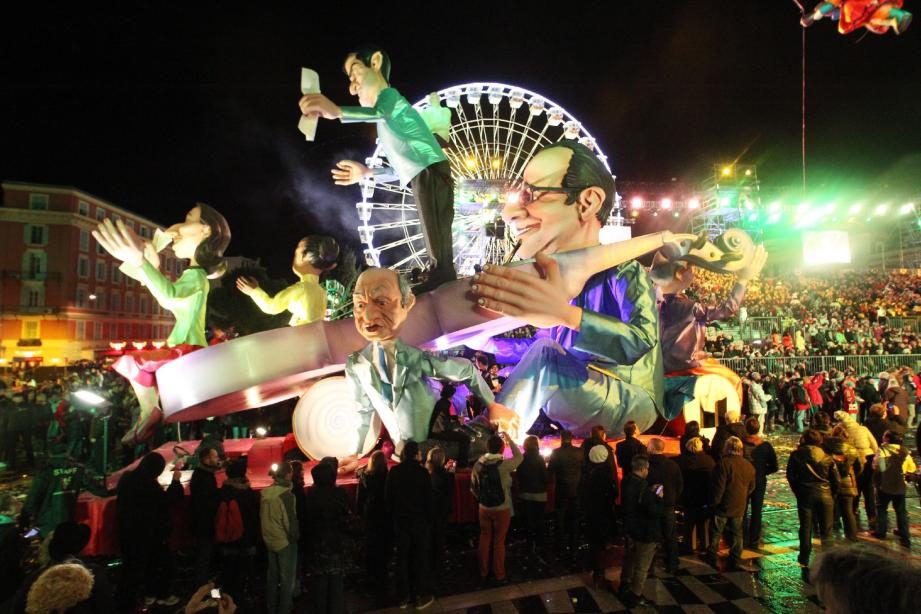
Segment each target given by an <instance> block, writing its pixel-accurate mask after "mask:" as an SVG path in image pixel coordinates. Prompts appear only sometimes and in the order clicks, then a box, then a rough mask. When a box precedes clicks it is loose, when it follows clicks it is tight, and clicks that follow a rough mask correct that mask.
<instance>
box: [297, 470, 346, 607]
mask: <svg viewBox="0 0 921 614" xmlns="http://www.w3.org/2000/svg"><path fill="white" fill-rule="evenodd" d="M310 475H311V476H312V477H313V487H312V488H311V489H310V490H308V491H307V494H306V495H305V501H304V510H305V512H304V513H305V514H306V515H307V516H308V517H309V518H310V531H309V535H308V536H307V557H306V559H305V560H306V561H307V567H308V569H309V571H310V577H311V586H310V589H311V590H310V592H311V594H312V596H313V606H314V612H317V613H318V614H319V613H324V614H325V613H327V612H331V613H335V612H344V611H345V591H344V580H345V571H346V568H347V567H348V563H349V561H348V556H347V552H348V549H347V548H346V542H347V540H348V535H347V534H346V531H347V528H348V527H349V526H350V524H351V522H350V521H351V519H352V518H353V515H354V512H353V511H352V508H351V504H350V503H349V496H348V493H347V492H346V491H345V489H344V488H342V487H341V486H336V469H335V468H334V467H333V465H332V464H331V463H324V462H320V463H317V464H316V465H314V467H313V469H311V470H310Z"/></svg>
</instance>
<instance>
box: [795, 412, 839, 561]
mask: <svg viewBox="0 0 921 614" xmlns="http://www.w3.org/2000/svg"><path fill="white" fill-rule="evenodd" d="M821 446H822V435H820V434H819V433H818V432H817V431H814V430H812V429H809V430H808V431H806V432H805V433H803V436H802V437H801V438H800V445H799V447H798V448H797V449H796V450H794V451H793V453H792V454H790V459H789V460H788V461H787V481H788V482H789V483H790V490H792V491H793V494H794V495H795V496H796V511H797V514H798V515H799V557H798V558H797V560H798V561H799V563H800V565H802V566H803V567H808V566H809V555H810V553H811V552H812V525H813V521H814V520H815V519H816V518H817V519H818V524H819V536H820V538H821V539H822V545H823V546H824V545H825V544H828V543H829V541H830V540H831V529H832V518H833V509H834V507H833V506H834V503H833V501H832V493H833V492H835V491H837V489H838V472H837V471H835V465H834V459H832V457H831V456H829V455H827V454H825V452H824V451H823V450H822V447H821Z"/></svg>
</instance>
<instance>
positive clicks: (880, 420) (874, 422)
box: [864, 403, 905, 443]
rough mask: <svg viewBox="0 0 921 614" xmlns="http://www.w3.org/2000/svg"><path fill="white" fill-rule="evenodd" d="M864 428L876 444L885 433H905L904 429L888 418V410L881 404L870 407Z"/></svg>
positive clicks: (881, 439)
mask: <svg viewBox="0 0 921 614" xmlns="http://www.w3.org/2000/svg"><path fill="white" fill-rule="evenodd" d="M864 426H865V427H867V429H868V430H869V431H870V433H871V434H872V435H873V438H874V439H875V440H876V441H877V442H878V443H881V442H882V441H883V434H884V433H885V432H886V431H892V432H894V433H904V432H905V428H904V427H903V426H902V425H901V424H899V423H898V422H896V421H895V420H892V419H891V418H890V417H889V410H887V409H886V406H885V405H883V404H882V403H877V404H876V405H873V406H872V407H870V417H869V418H867V421H866V422H865V423H864Z"/></svg>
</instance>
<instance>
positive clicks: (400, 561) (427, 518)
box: [386, 441, 435, 609]
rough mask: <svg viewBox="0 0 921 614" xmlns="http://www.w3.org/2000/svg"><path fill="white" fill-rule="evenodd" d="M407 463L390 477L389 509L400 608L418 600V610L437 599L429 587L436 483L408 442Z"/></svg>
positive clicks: (388, 483)
mask: <svg viewBox="0 0 921 614" xmlns="http://www.w3.org/2000/svg"><path fill="white" fill-rule="evenodd" d="M401 456H402V458H403V461H402V462H401V463H400V464H398V465H397V466H395V467H394V468H393V469H391V470H390V474H389V475H388V476H387V485H386V500H387V509H388V510H389V512H390V517H391V518H392V519H393V527H394V534H395V535H396V545H397V595H398V597H399V599H400V606H401V607H407V606H408V605H409V603H410V601H411V600H413V599H414V600H415V605H416V607H417V608H420V609H421V608H424V607H428V606H429V605H431V604H432V603H433V602H434V601H435V598H434V597H433V596H432V589H431V586H429V575H430V564H429V563H430V560H431V555H430V548H431V539H432V515H433V513H434V503H433V501H432V499H433V496H432V479H431V477H430V476H429V473H428V471H426V470H425V468H424V467H423V466H422V464H421V461H422V456H421V454H420V452H419V444H418V443H416V442H415V441H407V442H406V444H405V446H404V447H403V452H402V455H401Z"/></svg>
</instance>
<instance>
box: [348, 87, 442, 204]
mask: <svg viewBox="0 0 921 614" xmlns="http://www.w3.org/2000/svg"><path fill="white" fill-rule="evenodd" d="M341 109H342V118H341V119H340V121H342V123H343V124H351V123H356V122H371V123H376V124H377V136H378V139H379V140H380V144H381V149H383V150H384V154H385V155H386V156H387V160H388V161H389V162H390V164H391V166H392V167H393V170H394V171H395V172H396V175H397V177H399V179H400V185H401V186H403V187H405V186H407V185H409V183H410V182H411V181H412V180H413V178H414V177H415V176H416V175H418V174H419V173H420V172H422V171H423V170H425V169H426V168H428V167H430V166H431V165H433V164H437V163H439V162H443V161H445V160H447V158H446V157H445V154H444V152H443V151H442V150H441V146H440V145H438V141H436V140H435V136H434V135H433V134H432V131H431V130H430V129H429V127H428V126H427V125H426V123H425V121H424V120H423V119H422V116H421V115H420V114H419V111H417V110H416V109H414V108H413V106H412V105H411V104H409V101H408V100H406V98H404V97H403V96H401V95H400V92H398V91H397V90H396V89H395V88H392V87H388V88H386V89H384V90H383V91H381V93H380V94H379V95H378V97H377V103H376V104H375V105H374V106H373V107H371V108H367V107H342V108H341ZM374 174H375V175H376V176H386V175H388V174H389V173H388V170H387V169H382V168H381V169H374Z"/></svg>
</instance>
